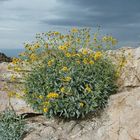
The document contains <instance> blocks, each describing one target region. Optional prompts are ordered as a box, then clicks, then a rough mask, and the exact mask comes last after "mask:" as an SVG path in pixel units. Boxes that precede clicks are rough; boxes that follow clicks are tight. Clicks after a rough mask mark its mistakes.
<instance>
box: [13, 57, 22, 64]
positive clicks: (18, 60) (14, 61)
mask: <svg viewBox="0 0 140 140" xmlns="http://www.w3.org/2000/svg"><path fill="white" fill-rule="evenodd" d="M20 61H21V60H20V59H18V58H13V59H12V63H13V64H18V63H19V62H20Z"/></svg>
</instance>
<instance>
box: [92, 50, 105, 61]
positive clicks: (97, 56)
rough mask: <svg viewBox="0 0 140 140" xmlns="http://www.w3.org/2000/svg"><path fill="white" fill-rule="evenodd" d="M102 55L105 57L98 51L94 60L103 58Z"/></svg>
mask: <svg viewBox="0 0 140 140" xmlns="http://www.w3.org/2000/svg"><path fill="white" fill-rule="evenodd" d="M102 55H103V54H102V53H101V52H100V51H97V52H96V53H95V56H94V59H95V60H97V59H99V58H101V56H102Z"/></svg>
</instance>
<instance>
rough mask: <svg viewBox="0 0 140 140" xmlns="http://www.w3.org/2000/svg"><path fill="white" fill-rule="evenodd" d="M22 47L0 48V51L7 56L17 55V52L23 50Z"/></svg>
mask: <svg viewBox="0 0 140 140" xmlns="http://www.w3.org/2000/svg"><path fill="white" fill-rule="evenodd" d="M23 51H24V49H0V52H2V53H4V54H5V55H7V56H9V57H18V54H19V53H21V52H23Z"/></svg>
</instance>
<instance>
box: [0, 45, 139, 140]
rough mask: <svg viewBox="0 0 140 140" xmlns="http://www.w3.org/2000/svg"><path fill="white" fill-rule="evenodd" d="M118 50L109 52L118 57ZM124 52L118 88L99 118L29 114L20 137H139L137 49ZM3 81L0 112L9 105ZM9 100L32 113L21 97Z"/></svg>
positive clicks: (78, 139) (126, 139) (37, 139)
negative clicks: (64, 117) (126, 57)
mask: <svg viewBox="0 0 140 140" xmlns="http://www.w3.org/2000/svg"><path fill="white" fill-rule="evenodd" d="M121 51H122V49H121V50H116V51H112V52H111V54H112V55H116V56H117V57H119V55H120V53H121ZM128 54H131V56H130V57H129V58H128V62H127V64H126V67H125V68H124V70H123V72H122V75H121V77H120V79H119V80H118V84H119V87H120V88H119V91H118V93H117V94H115V95H112V96H111V97H110V99H109V103H108V106H107V107H106V109H105V110H104V111H103V113H102V114H101V115H100V117H93V116H92V115H91V116H89V117H87V118H86V119H84V120H69V121H68V120H67V121H66V120H61V119H58V118H57V119H46V118H45V117H43V116H41V115H40V116H34V117H29V118H28V119H27V127H28V132H27V134H26V135H25V136H24V140H140V48H136V49H132V48H125V55H128ZM4 73H6V74H7V75H9V74H10V73H11V72H10V71H8V70H7V63H1V64H0V74H1V75H3V74H4ZM5 82H7V81H6V80H5V78H2V76H1V78H0V88H1V91H0V111H2V110H4V109H5V107H6V106H8V104H9V98H8V96H7V93H6V92H4V91H2V87H3V84H4V83H5ZM9 87H10V86H9ZM10 103H11V104H12V105H13V107H14V108H15V110H16V111H17V113H19V114H22V113H33V110H32V109H30V107H29V106H28V105H26V103H25V102H24V101H22V100H19V99H15V98H12V99H10ZM31 116H32V115H31Z"/></svg>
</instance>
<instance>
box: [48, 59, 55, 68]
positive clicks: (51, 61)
mask: <svg viewBox="0 0 140 140" xmlns="http://www.w3.org/2000/svg"><path fill="white" fill-rule="evenodd" d="M53 62H54V59H52V60H49V61H48V66H49V67H50V66H52V64H53Z"/></svg>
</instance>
